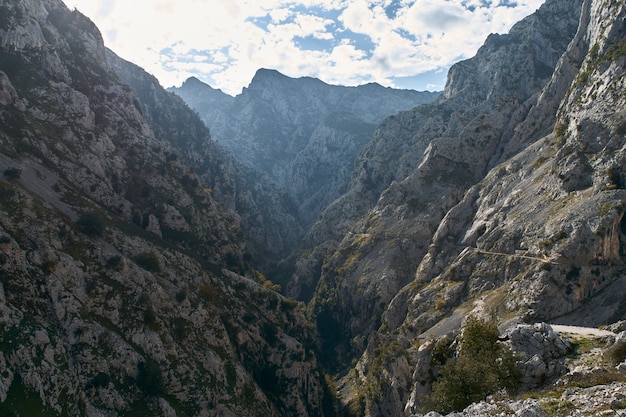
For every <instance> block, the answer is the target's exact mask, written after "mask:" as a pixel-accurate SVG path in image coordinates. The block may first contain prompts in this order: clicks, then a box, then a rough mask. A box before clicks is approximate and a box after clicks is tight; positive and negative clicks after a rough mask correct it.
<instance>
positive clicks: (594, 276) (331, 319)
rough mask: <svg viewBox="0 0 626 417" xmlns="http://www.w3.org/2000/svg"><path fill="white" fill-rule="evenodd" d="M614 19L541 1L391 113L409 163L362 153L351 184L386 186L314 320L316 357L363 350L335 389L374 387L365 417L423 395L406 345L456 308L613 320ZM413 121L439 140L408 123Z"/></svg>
mask: <svg viewBox="0 0 626 417" xmlns="http://www.w3.org/2000/svg"><path fill="white" fill-rule="evenodd" d="M581 3H582V4H581ZM625 13H626V8H625V7H624V4H623V3H621V2H611V1H602V0H598V1H594V0H590V1H585V2H577V5H576V7H573V2H571V1H560V0H556V1H547V2H546V3H545V4H544V6H542V8H541V9H539V10H538V11H537V13H535V14H534V15H532V16H530V17H529V18H527V19H525V20H523V21H522V22H520V23H519V24H517V25H516V26H514V28H513V29H512V30H511V33H510V34H509V35H506V36H505V35H503V36H499V37H494V36H492V37H490V38H489V39H487V41H486V43H485V46H484V47H483V48H481V50H480V51H479V52H478V54H477V55H476V57H474V58H472V59H471V60H469V61H466V62H462V63H459V64H458V65H457V66H455V67H454V68H453V69H452V70H451V71H450V75H449V78H448V83H447V86H446V91H445V93H444V97H443V98H442V99H441V100H440V101H439V102H437V103H436V104H435V105H426V106H423V107H421V108H418V109H416V110H414V111H413V112H411V113H409V114H406V115H403V118H401V119H400V121H404V123H403V124H402V126H411V128H406V130H407V131H408V132H411V133H412V134H413V135H414V137H415V138H416V140H415V143H418V140H421V141H425V143H424V142H420V143H421V145H420V146H421V148H419V151H420V152H421V150H422V149H423V150H424V151H423V156H421V157H419V158H416V161H414V162H412V165H411V163H409V162H405V163H404V164H402V163H400V164H399V165H398V166H399V167H406V168H399V169H398V171H396V172H398V174H396V175H398V176H397V177H395V176H393V175H390V174H388V173H387V172H386V171H383V170H376V169H375V168H376V167H375V166H372V165H371V164H369V165H368V163H369V161H370V160H375V158H373V155H374V154H373V153H372V154H370V155H368V158H367V159H365V158H364V159H365V162H364V164H363V167H364V168H363V174H362V176H361V177H357V179H358V178H367V179H368V180H370V181H371V182H373V183H374V184H376V183H383V184H384V182H385V181H392V180H395V182H393V183H392V184H391V185H390V186H388V187H387V188H386V189H385V190H384V191H383V192H382V194H381V195H380V197H379V198H378V201H377V202H376V204H375V205H374V206H373V207H372V208H371V210H370V211H369V213H368V214H367V215H366V216H364V217H362V218H361V219H360V220H359V221H358V222H357V223H356V225H357V226H356V227H355V226H352V227H351V228H350V229H349V232H348V233H347V234H346V235H344V237H343V240H342V241H341V243H340V244H339V246H338V248H337V250H336V251H334V253H333V254H332V257H330V259H329V260H328V261H327V262H326V263H325V264H324V266H323V270H322V275H321V277H322V278H321V281H320V284H319V285H318V290H317V294H316V297H315V299H314V302H313V303H312V313H313V314H314V316H315V317H317V322H318V327H319V328H320V331H321V332H322V336H323V342H324V343H325V345H324V346H325V348H326V349H328V350H327V351H326V352H327V354H328V355H332V354H333V353H339V354H340V355H345V356H344V358H345V359H344V360H349V359H350V358H351V357H353V355H355V354H357V355H358V354H359V353H358V352H360V351H362V352H365V353H364V354H363V356H362V358H361V362H360V364H359V365H358V366H357V368H356V370H357V372H356V374H357V377H354V376H352V377H350V378H347V379H346V381H344V382H345V383H346V384H347V386H354V385H355V384H356V386H360V387H361V388H363V387H364V386H365V385H366V384H373V385H374V386H376V387H378V389H377V391H376V392H377V394H376V396H373V397H372V396H367V395H366V397H367V401H364V403H365V406H364V413H366V414H367V415H371V416H374V415H406V413H410V412H411V410H413V411H415V410H416V409H415V408H411V407H413V406H414V405H415V403H414V402H413V403H410V401H409V402H405V401H408V398H409V397H412V398H413V399H414V400H413V401H415V399H416V398H417V399H418V400H417V401H418V402H419V398H420V396H421V395H423V393H424V392H425V391H427V387H424V385H423V383H424V380H422V379H420V378H417V377H416V375H411V373H410V369H411V366H414V365H415V363H416V361H418V360H419V354H418V352H417V350H415V349H416V348H415V341H416V340H425V339H427V338H429V337H435V338H437V337H441V336H443V335H446V334H447V333H449V332H451V331H453V330H455V329H458V328H460V326H461V324H462V320H463V318H464V317H467V316H468V315H471V314H477V315H491V314H495V315H496V316H497V317H498V318H499V320H500V321H501V323H502V324H503V325H506V324H507V323H509V322H515V321H528V322H534V321H537V320H551V321H559V322H563V323H584V324H588V325H593V326H596V325H598V324H601V323H606V322H611V321H613V320H616V319H618V318H621V317H622V316H623V313H624V304H623V297H622V296H621V292H620V291H619V290H618V288H622V287H623V285H624V283H623V279H624V275H623V271H624V251H623V242H624V237H623V236H624V228H623V217H624V212H625V208H624V201H626V200H624V197H626V194H624V179H623V178H624V177H623V175H624V174H623V172H624V166H625V165H624V162H625V161H624V160H623V146H624V143H625V140H626V137H625V135H624V134H625V131H624V109H626V102H625V99H624V97H625V96H624V91H625V88H624V87H625V85H624V62H625V59H626V58H625V53H626V49H625V48H624V38H625V35H626V27H625V26H624V16H625ZM557 16H559V18H557ZM559 51H560V52H559ZM508 54H511V55H508ZM494 56H499V57H500V58H499V59H497V60H495V59H492V57H494ZM505 56H506V58H505ZM548 68H552V69H551V70H548ZM489 77H491V78H489ZM504 80H507V81H504ZM455 103H459V104H460V103H467V109H468V110H463V111H462V110H461V108H460V107H453V106H454V104H455ZM445 109H448V112H445V111H443V110H445ZM427 114H432V116H430V117H431V118H434V117H437V118H438V119H437V120H439V121H440V122H443V126H442V125H441V124H437V128H438V129H439V132H438V133H434V134H428V132H426V133H424V130H420V129H421V126H424V125H426V122H425V121H424V120H425V119H424V116H423V115H427ZM444 117H447V119H444ZM426 120H428V119H426ZM408 121H411V123H412V124H408V123H409V122H408ZM396 123H397V122H396ZM400 123H402V122H400ZM385 124H388V125H389V126H394V125H395V123H394V120H391V119H390V120H388V121H386V122H385ZM379 129H381V127H379ZM385 133H386V132H385V131H383V132H381V133H380V135H381V136H382V135H383V134H385ZM375 145H378V146H379V148H381V149H385V148H384V145H385V142H383V141H380V142H376V141H374V142H373V143H372V144H371V145H370V148H369V149H370V152H373V151H374V150H376V148H374V146H375ZM416 149H417V148H416ZM377 152H378V153H381V151H380V150H378V151H377ZM420 152H413V153H410V155H412V156H416V155H419V154H420ZM382 154H383V155H385V152H384V151H382ZM383 161H384V159H383ZM386 165H387V166H389V165H391V164H386ZM366 168H368V169H366ZM401 169H405V170H404V171H401ZM372 172H374V173H378V175H379V176H372V175H371V173H372ZM366 173H368V174H369V176H367V177H366V175H365V174H366ZM381 175H389V178H388V179H387V180H380V179H379V178H380V176H381ZM402 176H405V177H404V178H403V177H402ZM383 178H384V177H383ZM355 184H356V185H357V186H359V182H358V181H355ZM360 184H363V181H361V183H360ZM347 197H349V196H347ZM363 206H364V207H368V206H367V204H363ZM349 294H353V296H350V295H349ZM354 294H357V296H354ZM324 328H325V329H326V334H325V335H324V330H323V329H324ZM372 331H374V333H371V332H372ZM324 336H325V337H324ZM336 340H337V341H342V342H339V343H335V342H333V341H336ZM346 340H350V343H349V344H348V343H345V341H346ZM388 346H395V352H396V353H395V354H394V355H389V350H388V348H387V347H388ZM375 352H378V353H375ZM398 357H401V358H405V359H403V360H406V364H405V365H404V366H403V362H402V361H398V360H397V359H396V360H392V358H398ZM340 358H341V356H340ZM344 363H345V362H344ZM381 363H382V366H381V365H380V364H381ZM339 364H341V362H339ZM373 364H378V366H377V367H376V368H375V369H377V371H376V372H373V371H372V372H370V371H368V370H372V369H374V368H372V367H373ZM361 384H362V385H361ZM344 392H352V393H353V392H355V391H350V390H349V389H346V391H344ZM360 392H362V391H360ZM350 395H351V394H349V395H348V397H349V398H348V397H347V401H348V402H350V401H356V400H355V398H354V397H351V396H350ZM353 404H354V403H353Z"/></svg>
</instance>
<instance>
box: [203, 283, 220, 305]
mask: <svg viewBox="0 0 626 417" xmlns="http://www.w3.org/2000/svg"><path fill="white" fill-rule="evenodd" d="M219 295H220V294H219V292H218V291H217V289H216V288H215V287H214V286H213V285H211V284H209V283H208V282H205V283H203V284H202V285H200V287H198V296H199V297H200V298H202V299H203V300H204V301H208V302H210V303H215V302H217V301H218V300H219Z"/></svg>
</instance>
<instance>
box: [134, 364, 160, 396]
mask: <svg viewBox="0 0 626 417" xmlns="http://www.w3.org/2000/svg"><path fill="white" fill-rule="evenodd" d="M137 368H138V372H137V386H138V387H139V388H140V389H141V390H142V391H143V392H144V393H145V394H147V395H154V396H157V395H160V394H162V393H163V374H162V372H161V368H159V365H158V364H157V363H156V362H152V361H149V362H139V363H138V364H137Z"/></svg>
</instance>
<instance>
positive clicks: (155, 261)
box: [134, 252, 161, 272]
mask: <svg viewBox="0 0 626 417" xmlns="http://www.w3.org/2000/svg"><path fill="white" fill-rule="evenodd" d="M134 260H135V263H136V264H137V265H139V266H140V267H142V268H143V269H145V270H146V271H149V272H160V271H161V265H160V264H159V257H158V256H157V255H156V253H154V252H141V253H140V254H139V255H137V256H135V258H134Z"/></svg>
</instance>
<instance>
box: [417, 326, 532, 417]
mask: <svg viewBox="0 0 626 417" xmlns="http://www.w3.org/2000/svg"><path fill="white" fill-rule="evenodd" d="M498 335H499V334H498V327H497V324H496V322H495V321H494V320H482V319H478V318H475V317H473V318H470V319H469V320H468V322H467V324H466V326H465V328H464V330H463V333H462V335H461V341H460V346H459V349H458V354H457V357H456V358H455V359H452V360H448V361H447V362H446V363H445V364H444V365H443V366H442V367H441V371H440V374H439V377H438V378H437V380H436V381H435V382H434V383H433V390H432V394H431V395H430V397H429V398H428V401H427V408H429V409H432V410H436V411H438V412H441V413H449V412H452V411H459V410H462V409H463V408H465V407H466V406H468V405H470V404H471V403H473V402H476V401H481V400H484V399H485V397H486V396H487V395H489V394H493V393H495V392H497V391H500V390H507V391H509V392H512V391H514V390H515V389H516V388H517V386H518V385H519V382H520V380H521V371H520V370H519V368H518V367H517V365H516V363H515V356H514V354H513V352H512V351H511V350H510V349H509V348H508V347H507V346H506V345H504V344H502V343H501V342H499V341H498ZM438 361H441V359H438Z"/></svg>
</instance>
